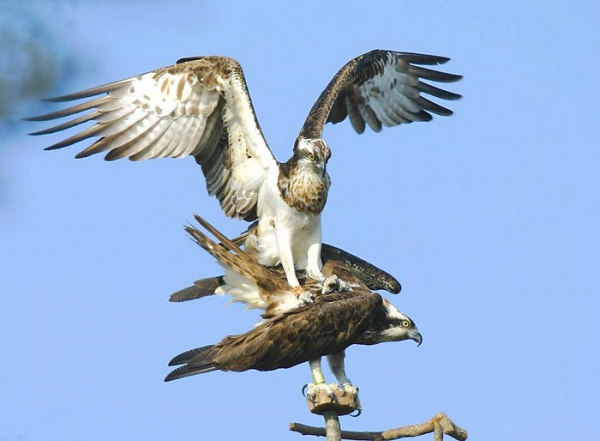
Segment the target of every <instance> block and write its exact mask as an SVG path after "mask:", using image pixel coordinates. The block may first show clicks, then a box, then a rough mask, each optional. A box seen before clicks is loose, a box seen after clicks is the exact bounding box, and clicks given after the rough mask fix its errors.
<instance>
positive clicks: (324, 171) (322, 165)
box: [317, 162, 327, 177]
mask: <svg viewBox="0 0 600 441" xmlns="http://www.w3.org/2000/svg"><path fill="white" fill-rule="evenodd" d="M317 168H318V169H319V171H320V172H321V177H324V176H325V173H327V168H326V166H325V163H324V162H320V163H318V164H317Z"/></svg>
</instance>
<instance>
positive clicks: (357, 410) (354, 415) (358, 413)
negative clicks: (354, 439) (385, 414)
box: [350, 409, 362, 418]
mask: <svg viewBox="0 0 600 441" xmlns="http://www.w3.org/2000/svg"><path fill="white" fill-rule="evenodd" d="M354 412H356V414H355V413H354ZM354 412H352V413H351V414H350V416H351V417H352V418H358V417H359V416H360V415H361V414H362V409H355V410H354Z"/></svg>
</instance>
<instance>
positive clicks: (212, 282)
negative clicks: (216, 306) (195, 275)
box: [169, 276, 225, 302]
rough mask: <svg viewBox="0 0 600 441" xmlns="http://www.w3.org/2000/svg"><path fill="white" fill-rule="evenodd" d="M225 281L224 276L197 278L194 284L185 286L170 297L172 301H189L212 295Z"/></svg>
mask: <svg viewBox="0 0 600 441" xmlns="http://www.w3.org/2000/svg"><path fill="white" fill-rule="evenodd" d="M224 283H225V282H224V281H223V276H216V277H209V278H206V279H201V280H196V281H195V282H194V285H193V286H188V287H187V288H183V289H181V290H179V291H177V292H175V293H173V294H171V297H169V301H170V302H187V301H188V300H194V299H201V298H203V297H208V296H212V295H213V294H215V291H216V289H217V288H219V287H220V286H222V285H223V284H224Z"/></svg>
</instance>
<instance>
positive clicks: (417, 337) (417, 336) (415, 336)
mask: <svg viewBox="0 0 600 441" xmlns="http://www.w3.org/2000/svg"><path fill="white" fill-rule="evenodd" d="M410 338H411V339H413V340H414V341H416V342H417V347H419V346H421V343H423V336H422V335H421V333H420V332H419V331H415V332H414V333H413V334H412V335H411V336H410Z"/></svg>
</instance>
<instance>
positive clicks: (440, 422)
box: [290, 412, 469, 441]
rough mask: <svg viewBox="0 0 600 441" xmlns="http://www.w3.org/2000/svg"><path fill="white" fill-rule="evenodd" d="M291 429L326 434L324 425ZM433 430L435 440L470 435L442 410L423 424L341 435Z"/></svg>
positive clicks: (379, 438)
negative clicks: (445, 436)
mask: <svg viewBox="0 0 600 441" xmlns="http://www.w3.org/2000/svg"><path fill="white" fill-rule="evenodd" d="M290 430H291V431H292V432H298V433H300V434H302V435H313V436H326V431H325V429H324V428H322V427H313V426H306V425H304V424H299V423H291V424H290ZM431 432H434V441H441V440H443V437H444V434H445V435H448V436H451V437H452V438H454V439H456V440H458V441H465V440H466V439H467V437H468V436H469V434H468V433H467V431H466V430H465V429H463V428H462V427H460V426H457V425H456V424H454V422H453V421H452V420H451V419H450V418H448V416H446V414H445V413H441V412H440V413H438V414H437V415H436V416H434V417H433V418H431V419H430V420H429V421H427V422H424V423H421V424H413V425H410V426H404V427H398V428H397V429H388V430H384V431H381V432H350V431H346V430H342V431H341V437H342V439H354V440H372V441H384V440H393V439H398V438H410V437H415V436H421V435H425V434H427V433H431Z"/></svg>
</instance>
